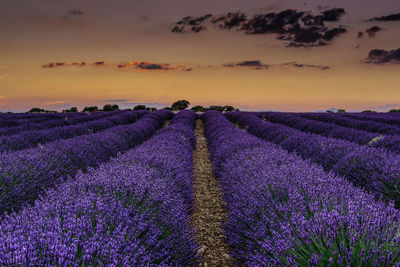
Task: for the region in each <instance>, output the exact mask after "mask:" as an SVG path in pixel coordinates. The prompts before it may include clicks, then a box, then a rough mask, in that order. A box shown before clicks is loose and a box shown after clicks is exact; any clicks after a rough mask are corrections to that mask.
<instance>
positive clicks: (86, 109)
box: [82, 106, 99, 112]
mask: <svg viewBox="0 0 400 267" xmlns="http://www.w3.org/2000/svg"><path fill="white" fill-rule="evenodd" d="M82 111H83V112H95V111H99V108H98V107H96V106H90V107H84V108H83V110H82Z"/></svg>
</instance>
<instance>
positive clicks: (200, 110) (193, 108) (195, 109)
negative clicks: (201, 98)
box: [191, 106, 205, 112]
mask: <svg viewBox="0 0 400 267" xmlns="http://www.w3.org/2000/svg"><path fill="white" fill-rule="evenodd" d="M191 110H193V111H194V112H204V111H205V108H204V107H203V106H194V107H192V108H191Z"/></svg>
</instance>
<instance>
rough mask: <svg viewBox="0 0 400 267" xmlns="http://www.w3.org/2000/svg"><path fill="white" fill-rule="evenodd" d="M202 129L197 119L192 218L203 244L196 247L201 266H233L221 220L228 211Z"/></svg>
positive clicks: (225, 218)
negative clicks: (213, 171) (199, 255)
mask: <svg viewBox="0 0 400 267" xmlns="http://www.w3.org/2000/svg"><path fill="white" fill-rule="evenodd" d="M203 132H204V127H203V122H202V121H201V120H197V121H196V128H195V135H196V149H195V150H194V152H193V164H194V191H195V193H194V197H195V204H194V212H193V214H192V217H191V221H192V225H193V226H194V228H195V229H196V231H197V233H196V239H197V241H198V242H199V243H200V245H201V246H202V247H201V249H200V251H199V252H200V253H201V254H202V261H201V265H200V266H233V264H232V259H231V257H230V256H229V246H228V244H227V243H226V242H225V234H224V231H223V228H222V223H223V222H225V221H227V219H228V217H227V212H226V210H225V209H224V208H223V207H224V202H223V200H222V192H221V190H220V188H219V186H218V181H217V179H216V178H215V177H214V175H213V173H212V163H211V161H210V159H209V156H210V154H209V151H208V144H207V140H206V138H205V137H204V133H203Z"/></svg>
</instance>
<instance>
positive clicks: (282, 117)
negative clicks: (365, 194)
mask: <svg viewBox="0 0 400 267" xmlns="http://www.w3.org/2000/svg"><path fill="white" fill-rule="evenodd" d="M257 115H258V116H260V117H262V118H263V119H264V120H268V121H271V122H274V123H280V124H284V125H286V126H289V127H291V128H295V129H298V130H301V131H305V132H311V133H316V134H319V135H323V136H327V137H333V138H338V139H343V140H348V141H350V142H354V143H357V144H359V145H368V146H371V147H376V148H385V149H387V150H390V151H393V152H396V153H400V135H380V134H378V133H371V132H367V131H362V130H357V129H353V128H347V127H343V126H340V125H337V124H335V123H327V122H321V121H315V120H310V119H307V118H302V117H299V116H297V115H293V114H290V113H281V112H260V113H257Z"/></svg>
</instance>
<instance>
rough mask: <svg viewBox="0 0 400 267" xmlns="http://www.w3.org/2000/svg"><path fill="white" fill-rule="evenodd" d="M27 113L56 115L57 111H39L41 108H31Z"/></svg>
mask: <svg viewBox="0 0 400 267" xmlns="http://www.w3.org/2000/svg"><path fill="white" fill-rule="evenodd" d="M28 112H30V113H57V111H54V110H46V109H41V108H31V109H30V110H29V111H28Z"/></svg>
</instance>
